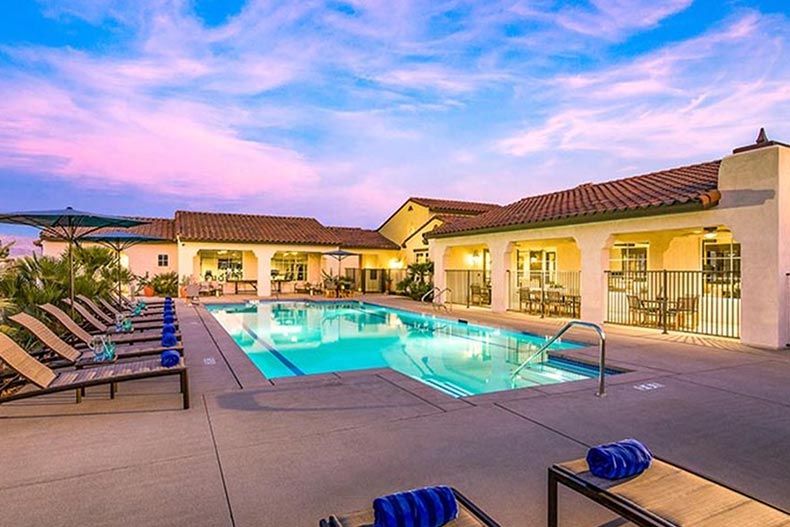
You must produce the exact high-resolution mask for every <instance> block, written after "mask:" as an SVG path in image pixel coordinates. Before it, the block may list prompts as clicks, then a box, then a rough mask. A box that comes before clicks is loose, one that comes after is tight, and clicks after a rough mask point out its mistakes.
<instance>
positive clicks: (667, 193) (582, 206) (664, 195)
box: [428, 160, 721, 237]
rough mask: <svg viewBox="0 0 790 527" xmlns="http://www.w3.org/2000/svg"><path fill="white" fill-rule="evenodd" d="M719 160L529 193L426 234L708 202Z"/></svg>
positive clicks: (712, 201) (713, 199) (714, 194)
mask: <svg viewBox="0 0 790 527" xmlns="http://www.w3.org/2000/svg"><path fill="white" fill-rule="evenodd" d="M720 164H721V161H720V160H717V161H711V162H708V163H701V164H698V165H690V166H685V167H679V168H673V169H669V170H662V171H660V172H652V173H650V174H644V175H641V176H634V177H629V178H625V179H618V180H614V181H607V182H604V183H595V184H593V183H586V184H583V185H579V186H578V187H576V188H572V189H568V190H561V191H558V192H552V193H550V194H543V195H540V196H530V197H527V198H524V199H522V200H520V201H517V202H515V203H511V204H510V205H506V206H504V207H501V208H497V209H494V210H491V211H489V212H486V213H484V214H480V215H479V216H473V217H470V218H465V219H460V220H456V221H452V222H450V223H445V224H444V225H442V226H440V227H437V228H436V229H434V230H433V231H432V232H431V233H430V234H429V235H428V236H429V237H434V236H447V235H452V234H456V233H465V232H472V231H487V230H506V229H516V228H520V227H522V226H523V227H528V226H531V225H535V224H545V223H552V222H560V221H567V222H570V223H583V222H588V221H597V220H604V219H607V217H606V215H609V216H611V215H613V214H617V213H627V212H630V211H637V210H640V209H641V210H644V209H651V208H655V209H656V210H655V212H654V213H655V214H660V213H661V209H664V208H666V207H672V206H677V205H683V204H691V203H698V204H699V205H700V206H701V207H709V206H713V205H716V204H717V203H718V201H719V198H720V194H719V192H718V190H717V188H716V187H717V185H718V179H719V165H720ZM574 218H575V221H574Z"/></svg>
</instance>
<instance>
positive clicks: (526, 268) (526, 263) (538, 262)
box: [516, 250, 557, 287]
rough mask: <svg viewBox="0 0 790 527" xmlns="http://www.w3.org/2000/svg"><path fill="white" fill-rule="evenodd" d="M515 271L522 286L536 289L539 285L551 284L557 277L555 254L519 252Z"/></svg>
mask: <svg viewBox="0 0 790 527" xmlns="http://www.w3.org/2000/svg"><path fill="white" fill-rule="evenodd" d="M516 270H517V272H518V276H519V279H520V281H521V283H522V284H523V285H530V284H531V285H532V286H533V287H538V284H540V283H543V282H553V281H554V280H555V279H556V275H557V252H556V251H554V250H547V251H526V250H519V251H517V253H516Z"/></svg>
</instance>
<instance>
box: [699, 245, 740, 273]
mask: <svg viewBox="0 0 790 527" xmlns="http://www.w3.org/2000/svg"><path fill="white" fill-rule="evenodd" d="M702 269H703V270H705V271H710V272H711V273H716V274H721V273H729V272H734V273H740V272H741V244H740V243H718V242H716V240H710V241H709V240H703V241H702Z"/></svg>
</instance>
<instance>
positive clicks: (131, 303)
mask: <svg viewBox="0 0 790 527" xmlns="http://www.w3.org/2000/svg"><path fill="white" fill-rule="evenodd" d="M138 300H139V299H134V300H131V299H129V298H127V297H125V296H124V295H121V301H122V302H123V304H124V305H123V307H125V308H126V309H132V308H133V307H134V305H135V303H137V301H138ZM142 301H143V302H145V303H146V305H148V306H149V307H162V306H164V305H165V301H164V300H153V299H151V298H148V297H145V299H144V300H142Z"/></svg>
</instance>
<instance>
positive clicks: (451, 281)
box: [445, 269, 491, 307]
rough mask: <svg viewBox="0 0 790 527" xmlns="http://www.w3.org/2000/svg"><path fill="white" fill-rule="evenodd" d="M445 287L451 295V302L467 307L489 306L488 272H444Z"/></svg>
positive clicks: (489, 277) (460, 270)
mask: <svg viewBox="0 0 790 527" xmlns="http://www.w3.org/2000/svg"><path fill="white" fill-rule="evenodd" d="M445 278H446V280H447V282H446V284H445V287H448V288H449V289H450V291H452V293H451V296H450V298H451V302H452V303H454V304H464V305H466V307H469V306H488V305H491V273H490V271H481V270H471V269H458V270H448V271H445Z"/></svg>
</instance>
